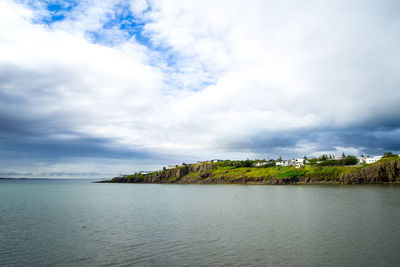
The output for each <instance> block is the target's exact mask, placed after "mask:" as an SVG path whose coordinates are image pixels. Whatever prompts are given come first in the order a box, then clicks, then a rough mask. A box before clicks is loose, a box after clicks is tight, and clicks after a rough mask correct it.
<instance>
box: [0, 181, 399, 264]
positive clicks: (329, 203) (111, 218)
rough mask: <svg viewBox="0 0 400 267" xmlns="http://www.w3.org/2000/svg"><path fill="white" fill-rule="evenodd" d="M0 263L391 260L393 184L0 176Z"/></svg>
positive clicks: (395, 210) (395, 240)
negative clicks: (115, 180)
mask: <svg viewBox="0 0 400 267" xmlns="http://www.w3.org/2000/svg"><path fill="white" fill-rule="evenodd" d="M0 214H1V216H0V243H1V246H0V265H1V266H4V265H30V266H32V265H40V266H43V265H52V266H60V265H61V266H62V265H69V266H71V265H72V266H74V265H75V266H82V265H100V266H101V265H104V266H107V265H113V266H128V265H157V266H166V265H167V266H177V265H214V266H215V265H217V266H218V265H224V266H225V265H229V266H243V265H272V266H326V265H331V266H333V265H335V266H337V265H347V266H371V265H375V266H382V265H389V266H390V265H391V266H396V265H398V263H399V262H400V256H399V255H400V254H399V253H398V251H399V249H400V230H399V222H400V187H397V186H369V185H363V186H310V185H307V186H260V185H258V186H247V185H155V184H154V185H151V184H149V185H146V184H93V183H91V182H90V181H87V180H86V181H85V180H79V181H77V180H59V181H57V180H33V181H30V180H18V181H11V180H4V181H0Z"/></svg>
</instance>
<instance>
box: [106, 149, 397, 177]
mask: <svg viewBox="0 0 400 267" xmlns="http://www.w3.org/2000/svg"><path fill="white" fill-rule="evenodd" d="M371 159H372V158H371ZM363 162H364V163H363ZM369 162H370V164H367V163H365V161H363V160H362V157H359V158H356V157H353V156H344V155H343V157H340V158H339V159H335V158H332V157H330V156H326V155H323V156H322V157H320V158H317V159H309V160H307V159H306V157H305V158H304V159H293V160H288V161H283V160H281V159H279V160H278V161H275V160H269V161H266V160H244V161H230V160H212V161H206V162H198V163H196V164H182V165H179V166H178V165H175V166H173V167H170V168H164V169H163V170H160V171H155V172H150V173H147V172H141V173H136V174H131V175H121V176H119V177H115V178H113V179H111V180H106V181H100V182H101V183H160V184H384V183H391V184H396V183H398V184H400V157H399V156H397V155H394V154H392V153H386V154H385V155H384V156H383V157H378V158H377V157H374V160H370V161H369Z"/></svg>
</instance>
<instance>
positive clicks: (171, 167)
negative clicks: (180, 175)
mask: <svg viewBox="0 0 400 267" xmlns="http://www.w3.org/2000/svg"><path fill="white" fill-rule="evenodd" d="M176 167H178V165H168V167H167V169H175V168H176Z"/></svg>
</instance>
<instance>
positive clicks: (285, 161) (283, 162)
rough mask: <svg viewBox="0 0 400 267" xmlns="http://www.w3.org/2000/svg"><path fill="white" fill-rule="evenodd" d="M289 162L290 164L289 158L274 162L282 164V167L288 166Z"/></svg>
mask: <svg viewBox="0 0 400 267" xmlns="http://www.w3.org/2000/svg"><path fill="white" fill-rule="evenodd" d="M289 164H290V162H289V160H283V161H277V162H276V166H282V167H286V166H289Z"/></svg>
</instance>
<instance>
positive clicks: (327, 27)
mask: <svg viewBox="0 0 400 267" xmlns="http://www.w3.org/2000/svg"><path fill="white" fill-rule="evenodd" d="M399 14H400V2H399V1H397V0H382V1H370V0H337V1H324V0H320V1H313V0H292V1H291V0H287V1H269V0H259V1H258V0H254V1H246V0H229V1H228V0H218V1H215V0H189V1H188V0H106V1H103V0H96V1H94V0H73V1H66V0H54V1H50V0H42V1H39V0H25V1H24V0H14V1H12V0H1V1H0V177H28V178H30V177H32V178H33V177H49V178H63V177H70V178H79V177H80V178H85V177H92V178H98V177H101V178H108V177H113V176H116V175H119V174H128V173H133V172H135V171H140V170H157V169H160V168H162V166H166V165H168V164H180V163H182V162H185V163H192V162H197V161H199V160H207V159H215V158H217V159H247V158H249V159H255V158H258V159H270V158H278V157H279V156H282V157H283V158H294V157H303V156H305V155H306V156H308V157H311V156H319V155H321V154H334V155H341V154H342V153H343V152H344V153H346V154H351V155H357V156H358V155H361V154H364V155H371V156H372V155H379V154H382V153H384V152H387V151H392V152H394V153H399V152H400V105H399V102H400V75H399V74H400V15H399Z"/></svg>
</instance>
